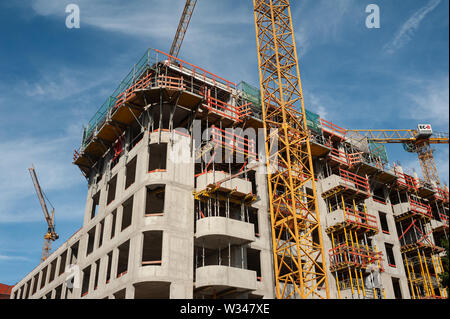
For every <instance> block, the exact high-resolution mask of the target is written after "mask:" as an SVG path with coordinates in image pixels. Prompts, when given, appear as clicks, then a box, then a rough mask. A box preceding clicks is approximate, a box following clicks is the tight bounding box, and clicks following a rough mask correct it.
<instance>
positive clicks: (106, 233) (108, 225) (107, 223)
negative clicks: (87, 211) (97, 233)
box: [103, 213, 113, 242]
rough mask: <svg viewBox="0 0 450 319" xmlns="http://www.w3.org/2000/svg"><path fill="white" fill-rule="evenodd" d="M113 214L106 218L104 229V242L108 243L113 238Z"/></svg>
mask: <svg viewBox="0 0 450 319" xmlns="http://www.w3.org/2000/svg"><path fill="white" fill-rule="evenodd" d="M112 219H113V216H112V213H110V214H108V216H106V217H105V228H104V229H103V242H106V241H108V240H109V239H110V238H111V231H112V229H111V227H112Z"/></svg>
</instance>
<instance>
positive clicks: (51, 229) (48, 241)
mask: <svg viewBox="0 0 450 319" xmlns="http://www.w3.org/2000/svg"><path fill="white" fill-rule="evenodd" d="M28 170H29V172H30V175H31V179H32V180H33V184H34V188H35V190H36V194H37V196H38V198H39V202H40V203H41V207H42V211H43V212H44V217H45V220H46V222H47V225H48V229H47V233H46V234H45V235H44V246H43V248H42V255H41V263H42V262H43V261H45V260H46V259H47V258H48V256H49V255H50V251H51V250H52V242H54V241H55V240H57V239H58V238H59V236H58V234H57V233H56V231H55V224H54V221H55V209H54V208H53V207H52V213H51V215H50V214H49V213H48V209H47V204H46V203H45V199H44V195H43V192H42V189H41V186H40V185H39V181H38V178H37V175H36V171H35V169H34V166H33V165H32V166H31V167H30V168H29V169H28Z"/></svg>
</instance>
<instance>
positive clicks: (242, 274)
mask: <svg viewBox="0 0 450 319" xmlns="http://www.w3.org/2000/svg"><path fill="white" fill-rule="evenodd" d="M256 283H257V278H256V271H253V270H247V269H241V268H235V267H228V266H221V265H213V266H204V267H200V268H197V270H196V281H195V287H196V288H197V289H198V288H208V287H214V290H215V292H216V293H217V294H219V293H221V292H223V291H225V290H229V289H230V288H232V289H236V290H240V291H243V292H244V291H254V290H256V289H257V285H256Z"/></svg>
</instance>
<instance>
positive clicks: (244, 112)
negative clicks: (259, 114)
mask: <svg viewBox="0 0 450 319" xmlns="http://www.w3.org/2000/svg"><path fill="white" fill-rule="evenodd" d="M250 104H251V103H249V104H245V105H242V106H240V107H236V106H233V105H231V104H228V103H226V102H224V101H221V100H219V99H216V98H213V97H212V96H210V95H209V94H208V96H207V97H206V103H204V104H203V106H204V107H206V108H207V109H208V110H210V111H212V112H214V113H217V114H219V115H221V116H223V117H226V118H229V119H232V120H235V121H238V122H241V121H242V120H243V119H244V118H245V117H247V116H248V115H250V114H251V110H250V108H249V105H250Z"/></svg>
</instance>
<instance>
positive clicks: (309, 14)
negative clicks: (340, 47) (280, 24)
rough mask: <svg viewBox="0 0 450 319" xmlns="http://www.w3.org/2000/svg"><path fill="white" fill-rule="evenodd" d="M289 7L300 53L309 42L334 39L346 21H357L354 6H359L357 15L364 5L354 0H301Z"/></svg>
mask: <svg viewBox="0 0 450 319" xmlns="http://www.w3.org/2000/svg"><path fill="white" fill-rule="evenodd" d="M293 7H294V11H293V14H292V18H293V20H294V24H295V25H294V30H295V40H296V44H297V46H298V47H300V52H299V54H300V55H305V54H306V53H307V52H308V51H309V50H310V49H311V47H312V46H313V45H318V44H322V43H329V42H330V41H332V42H335V41H338V40H339V39H340V38H341V36H342V35H343V34H344V31H345V28H346V27H347V26H348V24H351V23H357V22H356V21H358V19H357V18H355V15H357V14H358V13H357V12H356V10H357V8H359V7H361V8H362V10H360V13H359V14H361V15H362V13H363V12H364V9H365V7H364V6H363V5H359V6H358V4H357V1H355V0H340V1H329V0H314V1H302V2H301V3H296V5H295V6H293ZM350 14H352V17H351V18H349V15H350ZM361 21H363V19H362V20H361Z"/></svg>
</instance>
